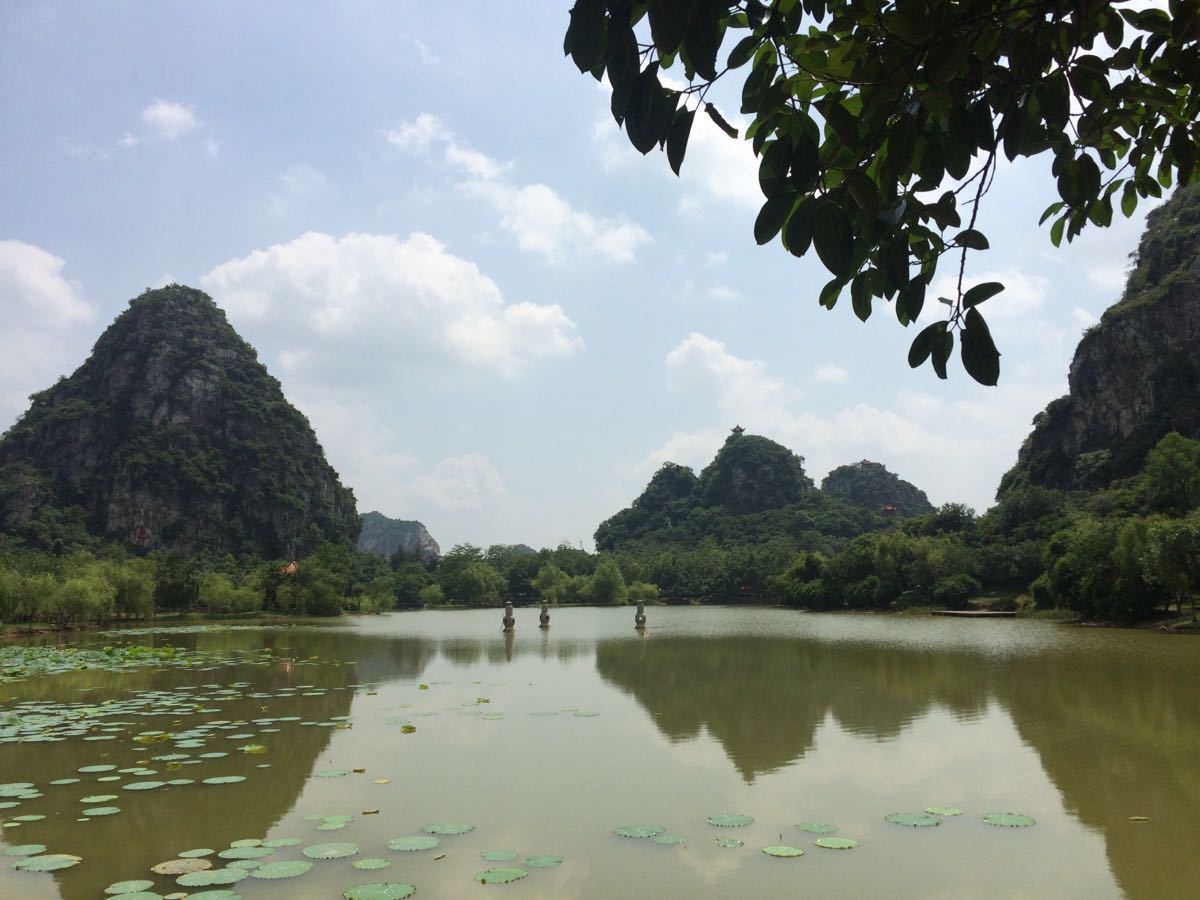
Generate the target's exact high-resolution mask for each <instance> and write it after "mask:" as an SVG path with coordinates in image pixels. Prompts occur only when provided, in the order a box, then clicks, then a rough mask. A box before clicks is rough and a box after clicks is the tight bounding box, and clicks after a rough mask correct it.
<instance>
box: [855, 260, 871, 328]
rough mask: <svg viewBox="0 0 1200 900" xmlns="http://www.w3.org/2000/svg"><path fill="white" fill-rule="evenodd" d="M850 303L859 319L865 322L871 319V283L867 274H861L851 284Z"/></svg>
mask: <svg viewBox="0 0 1200 900" xmlns="http://www.w3.org/2000/svg"><path fill="white" fill-rule="evenodd" d="M850 302H851V303H852V304H853V305H854V314H855V315H856V316H858V318H859V319H861V320H862V321H864V322H865V321H867V319H869V318H871V282H870V279H869V278H868V277H867V273H866V272H859V273H858V274H857V275H855V276H854V280H853V281H851V282H850Z"/></svg>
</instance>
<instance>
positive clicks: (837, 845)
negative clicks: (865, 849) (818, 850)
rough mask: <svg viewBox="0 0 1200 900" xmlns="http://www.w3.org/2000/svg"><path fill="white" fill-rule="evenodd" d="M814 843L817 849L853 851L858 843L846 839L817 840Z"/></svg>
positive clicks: (852, 839)
mask: <svg viewBox="0 0 1200 900" xmlns="http://www.w3.org/2000/svg"><path fill="white" fill-rule="evenodd" d="M815 843H816V845H817V846H818V847H824V848H825V849H826V850H853V849H854V848H855V847H857V846H858V841H856V840H854V838H847V837H823V838H817V839H816V841H815Z"/></svg>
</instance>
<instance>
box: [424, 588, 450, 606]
mask: <svg viewBox="0 0 1200 900" xmlns="http://www.w3.org/2000/svg"><path fill="white" fill-rule="evenodd" d="M418 597H419V598H420V601H421V605H422V606H436V605H438V604H439V603H441V602H443V600H444V599H445V595H444V594H443V593H442V589H441V587H439V586H438V585H436V584H427V585H425V587H423V588H421V590H420V591H419V592H418Z"/></svg>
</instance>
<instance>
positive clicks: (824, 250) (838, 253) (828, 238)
mask: <svg viewBox="0 0 1200 900" xmlns="http://www.w3.org/2000/svg"><path fill="white" fill-rule="evenodd" d="M813 245H814V246H815V247H816V248H817V256H819V257H820V258H821V262H822V263H824V265H825V268H826V269H828V270H829V271H830V273H832V274H833V275H835V276H837V277H838V278H843V279H845V278H849V277H850V276H851V275H853V274H854V272H853V260H854V233H853V232H852V231H851V229H850V220H849V219H848V218H847V217H846V214H845V212H843V211H842V208H841V207H840V206H838V205H837V204H836V203H834V202H833V201H832V200H829V199H828V198H822V199H821V200H820V201H818V202H817V208H816V210H815V212H814V215H813Z"/></svg>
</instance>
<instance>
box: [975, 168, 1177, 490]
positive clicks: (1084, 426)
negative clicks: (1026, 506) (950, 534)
mask: <svg viewBox="0 0 1200 900" xmlns="http://www.w3.org/2000/svg"><path fill="white" fill-rule="evenodd" d="M1068 384H1069V388H1070V390H1069V393H1068V394H1067V395H1066V396H1064V397H1059V398H1058V399H1057V400H1055V401H1053V402H1052V403H1051V404H1050V405H1049V406H1047V407H1046V409H1045V411H1044V412H1042V413H1039V414H1038V415H1037V417H1036V418H1035V419H1034V420H1033V431H1032V433H1031V434H1030V435H1029V437H1028V438H1027V439H1026V441H1025V443H1024V445H1023V446H1022V447H1021V450H1020V453H1019V455H1018V457H1017V463H1016V465H1015V466H1013V468H1012V469H1011V470H1010V471H1009V472H1008V473H1007V474H1006V475H1005V476H1004V478H1003V480H1002V481H1001V482H1000V489H999V491H998V497H999V498H1001V499H1002V498H1003V497H1004V496H1005V494H1007V493H1008V492H1009V491H1011V490H1013V489H1014V488H1019V487H1022V486H1027V485H1037V486H1040V487H1046V488H1059V489H1067V490H1075V489H1095V488H1102V487H1106V486H1107V485H1109V484H1110V483H1111V482H1112V481H1113V480H1114V479H1117V478H1124V477H1126V476H1129V475H1133V474H1136V473H1137V472H1138V471H1139V470H1140V469H1141V467H1142V464H1143V461H1144V460H1145V458H1146V453H1147V451H1149V450H1150V448H1151V447H1153V446H1154V445H1155V444H1156V443H1157V442H1158V441H1159V440H1160V439H1161V438H1162V437H1163V436H1164V435H1166V434H1168V433H1170V432H1172V431H1177V432H1179V433H1180V434H1182V435H1183V436H1184V437H1187V438H1193V439H1195V438H1200V185H1192V186H1189V187H1183V188H1180V189H1178V190H1177V191H1176V192H1175V194H1174V195H1173V196H1172V197H1171V199H1170V200H1168V201H1167V202H1166V203H1164V204H1163V205H1162V206H1161V207H1159V208H1158V209H1156V210H1154V211H1152V212H1151V213H1150V215H1149V216H1148V217H1147V219H1146V231H1145V233H1144V234H1143V235H1142V239H1141V242H1140V243H1139V244H1138V250H1137V253H1136V254H1135V257H1134V267H1133V270H1132V271H1131V272H1130V274H1129V279H1128V282H1127V284H1126V287H1125V292H1124V294H1123V295H1122V297H1121V300H1120V301H1119V302H1118V303H1116V304H1114V305H1113V306H1112V307H1110V308H1109V309H1108V310H1107V311H1106V312H1105V313H1104V315H1103V317H1102V318H1101V320H1100V323H1099V324H1098V325H1096V326H1094V327H1093V328H1090V329H1089V330H1088V331H1087V333H1086V334H1085V335H1084V336H1083V339H1082V340H1081V341H1080V342H1079V346H1078V347H1077V348H1076V350H1075V358H1074V360H1073V361H1072V362H1071V371H1070V376H1069V379H1068Z"/></svg>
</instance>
